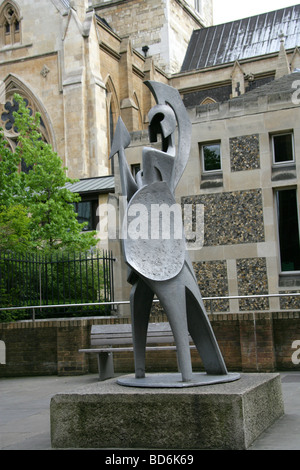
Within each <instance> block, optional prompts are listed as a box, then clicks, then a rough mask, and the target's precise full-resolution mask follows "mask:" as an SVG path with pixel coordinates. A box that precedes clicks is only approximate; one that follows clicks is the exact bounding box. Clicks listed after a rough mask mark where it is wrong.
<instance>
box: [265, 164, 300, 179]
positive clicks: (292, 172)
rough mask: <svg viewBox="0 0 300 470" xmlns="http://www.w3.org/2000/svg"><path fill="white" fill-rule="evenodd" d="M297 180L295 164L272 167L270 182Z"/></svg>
mask: <svg viewBox="0 0 300 470" xmlns="http://www.w3.org/2000/svg"><path fill="white" fill-rule="evenodd" d="M294 178H297V174H296V165H295V162H292V163H285V164H278V165H273V166H272V178H271V179H272V181H281V180H291V179H294Z"/></svg>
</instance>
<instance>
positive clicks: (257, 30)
mask: <svg viewBox="0 0 300 470" xmlns="http://www.w3.org/2000/svg"><path fill="white" fill-rule="evenodd" d="M281 32H282V33H283V34H284V36H285V49H286V50H288V49H293V48H295V47H296V46H299V45H300V5H299V4H298V5H294V6H291V7H286V8H282V9H280V10H275V11H271V12H268V13H263V14H260V15H256V16H251V17H249V18H244V19H241V20H236V21H231V22H229V23H224V24H219V25H216V26H210V27H208V28H202V29H197V30H194V31H193V33H192V36H191V39H190V42H189V45H188V49H187V52H186V56H185V58H184V61H183V64H182V68H181V72H186V71H190V70H196V69H203V68H206V67H212V66H215V65H220V64H226V63H230V62H235V61H236V60H241V59H247V58H251V57H256V56H261V55H265V54H270V53H274V52H278V51H279V49H280V38H279V34H280V33H281Z"/></svg>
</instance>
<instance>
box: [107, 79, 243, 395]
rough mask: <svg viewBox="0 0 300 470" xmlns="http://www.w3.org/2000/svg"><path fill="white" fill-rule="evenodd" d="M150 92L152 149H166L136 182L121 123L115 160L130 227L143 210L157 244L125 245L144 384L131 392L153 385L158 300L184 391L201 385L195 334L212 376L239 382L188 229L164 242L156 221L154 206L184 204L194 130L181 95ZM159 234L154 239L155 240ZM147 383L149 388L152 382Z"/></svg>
mask: <svg viewBox="0 0 300 470" xmlns="http://www.w3.org/2000/svg"><path fill="white" fill-rule="evenodd" d="M145 84H146V85H147V86H148V88H149V89H150V91H151V92H152V94H153V95H154V97H155V100H156V102H157V105H156V106H154V107H153V108H152V109H151V110H150V112H149V138H150V142H155V141H157V135H158V134H161V138H162V140H161V143H162V149H161V150H158V149H155V148H152V147H144V148H143V154H142V162H143V170H142V171H140V172H139V173H138V174H137V175H136V178H134V177H133V176H132V174H131V171H130V169H129V166H128V164H127V161H126V157H125V149H126V148H127V147H128V146H129V144H130V135H129V133H128V131H127V129H126V127H125V125H124V123H123V121H122V119H121V118H119V120H118V123H117V127H116V130H115V134H114V139H113V144H112V149H111V154H110V158H112V157H113V156H114V155H115V154H116V153H118V158H119V169H120V178H121V188H122V194H123V196H126V200H127V208H126V215H125V217H124V221H125V222H124V223H125V224H126V226H127V227H128V219H129V218H130V214H131V213H134V208H136V207H143V208H145V211H144V212H143V214H144V223H145V227H147V229H148V228H149V227H150V236H149V237H147V236H146V237H133V238H132V237H130V236H127V234H126V236H124V237H123V239H122V242H123V255H124V258H125V261H126V263H127V265H128V267H129V273H128V281H129V283H130V284H132V290H131V295H130V304H131V319H132V333H133V346H134V359H135V379H136V380H135V382H134V383H128V384H127V383H126V381H125V385H126V384H127V385H136V383H137V382H138V379H144V378H145V348H146V337H147V328H148V322H149V315H150V310H151V307H152V302H153V298H154V295H155V294H156V296H157V298H158V299H159V301H160V304H161V306H162V307H163V309H164V311H165V313H166V315H167V318H168V321H169V323H170V326H171V329H172V332H173V336H174V340H175V344H176V348H177V360H178V368H179V371H180V374H181V381H182V383H184V384H194V383H195V382H197V379H196V378H195V377H196V376H195V374H193V371H192V365H191V355H190V346H189V337H188V333H190V335H191V337H192V339H193V342H194V344H195V346H196V348H197V350H198V352H199V354H200V357H201V359H202V362H203V364H204V367H205V370H206V374H207V376H218V377H217V378H215V379H214V382H216V381H231V380H236V379H237V378H238V376H237V375H233V376H232V375H231V374H228V372H227V369H226V365H225V363H224V360H223V357H222V354H221V352H220V349H219V347H218V344H217V341H216V338H215V335H214V333H213V330H212V328H211V325H210V322H209V319H208V317H207V314H206V312H205V307H204V304H203V301H202V297H201V294H200V291H199V287H198V284H197V280H196V277H195V274H194V271H193V267H192V264H191V262H190V260H189V256H188V253H187V250H186V247H185V238H184V234H183V227H181V230H182V232H181V234H182V236H181V237H178V233H177V236H176V234H175V233H174V231H175V229H174V227H171V226H170V233H169V236H168V237H163V236H161V235H162V234H161V232H160V228H159V223H160V221H159V220H153V217H150V214H151V209H152V207H153V205H155V204H160V205H161V204H166V206H167V207H169V208H171V207H172V206H173V205H174V204H176V201H175V198H174V192H175V189H176V186H177V184H178V182H179V180H180V178H181V175H182V173H183V171H184V169H185V167H186V164H187V161H188V158H189V152H190V141H191V123H190V120H189V117H188V114H187V112H186V109H185V107H184V105H183V103H182V100H181V98H180V95H179V93H178V91H177V90H176V89H174V88H172V87H170V86H168V85H165V84H162V83H158V82H153V81H147V82H145ZM176 128H177V132H178V149H177V152H176V146H175V130H176ZM151 224H152V225H151ZM155 224H156V226H155V227H154V225H155ZM154 229H155V230H154ZM153 233H155V236H154V237H153V236H151V234H153ZM158 233H159V236H157V234H158ZM140 383H143V386H147V382H145V380H142V381H140ZM201 383H203V378H202V379H201ZM162 386H163V385H162ZM166 386H168V385H167V384H166Z"/></svg>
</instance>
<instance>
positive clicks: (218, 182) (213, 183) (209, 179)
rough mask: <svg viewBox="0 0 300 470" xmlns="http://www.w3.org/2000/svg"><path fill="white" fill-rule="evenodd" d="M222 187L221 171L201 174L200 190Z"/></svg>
mask: <svg viewBox="0 0 300 470" xmlns="http://www.w3.org/2000/svg"><path fill="white" fill-rule="evenodd" d="M222 186H223V173H222V171H211V172H207V173H202V175H201V183H200V189H209V188H219V187H222Z"/></svg>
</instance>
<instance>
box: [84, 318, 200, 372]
mask: <svg viewBox="0 0 300 470" xmlns="http://www.w3.org/2000/svg"><path fill="white" fill-rule="evenodd" d="M190 341H192V340H191V338H190ZM149 344H155V345H156V346H148V345H149ZM163 344H165V346H163ZM190 347H191V348H195V346H194V345H191V346H190ZM164 350H176V346H175V344H174V337H173V334H172V331H171V327H170V325H169V323H149V325H148V333H147V346H146V351H164ZM128 351H133V340H132V331H131V324H115V325H93V326H92V330H91V348H89V349H79V352H82V353H94V354H97V359H98V370H99V378H100V380H105V379H108V378H110V377H113V376H114V364H113V353H114V352H128Z"/></svg>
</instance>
